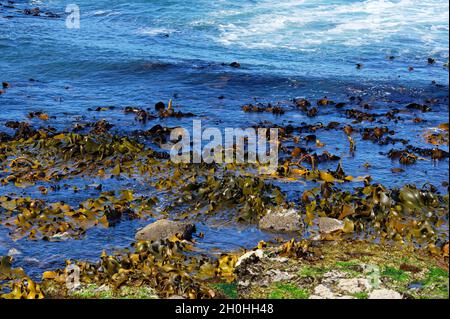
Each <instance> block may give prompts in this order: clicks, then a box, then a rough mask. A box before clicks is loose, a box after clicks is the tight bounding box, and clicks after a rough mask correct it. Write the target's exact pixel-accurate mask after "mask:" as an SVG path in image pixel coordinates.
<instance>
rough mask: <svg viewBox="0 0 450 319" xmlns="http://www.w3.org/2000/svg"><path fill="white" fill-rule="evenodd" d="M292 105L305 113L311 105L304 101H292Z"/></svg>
mask: <svg viewBox="0 0 450 319" xmlns="http://www.w3.org/2000/svg"><path fill="white" fill-rule="evenodd" d="M294 103H295V104H296V105H297V107H299V108H301V109H302V110H304V111H306V110H307V109H308V107H309V106H311V103H310V102H309V101H308V100H306V99H294Z"/></svg>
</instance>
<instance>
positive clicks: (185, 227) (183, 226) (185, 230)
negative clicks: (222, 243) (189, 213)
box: [135, 219, 195, 241]
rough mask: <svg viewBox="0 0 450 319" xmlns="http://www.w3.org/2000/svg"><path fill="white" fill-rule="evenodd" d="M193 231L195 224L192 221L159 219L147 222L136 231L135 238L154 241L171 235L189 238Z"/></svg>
mask: <svg viewBox="0 0 450 319" xmlns="http://www.w3.org/2000/svg"><path fill="white" fill-rule="evenodd" d="M194 232H195V225H194V224H192V223H185V222H178V221H172V220H168V219H160V220H157V221H156V222H154V223H152V224H149V225H147V226H145V227H144V228H142V229H141V230H139V231H138V232H137V233H136V236H135V237H136V240H147V241H151V240H153V241H156V240H163V239H168V238H171V237H173V236H179V238H182V239H186V240H189V239H191V238H192V234H193V233H194Z"/></svg>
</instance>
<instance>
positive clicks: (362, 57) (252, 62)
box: [0, 0, 449, 269]
mask: <svg viewBox="0 0 450 319" xmlns="http://www.w3.org/2000/svg"><path fill="white" fill-rule="evenodd" d="M0 3H1V4H2V6H0V81H8V82H9V83H11V88H10V89H8V90H7V92H6V93H5V94H2V95H0V131H6V132H8V133H11V131H9V130H8V129H7V128H5V127H4V125H3V124H4V123H5V122H6V121H8V120H18V119H19V120H27V121H30V120H28V119H27V118H26V114H27V113H28V112H31V111H39V110H40V111H45V112H46V113H48V114H49V115H50V116H55V118H54V119H52V121H51V125H52V126H56V127H57V128H67V127H70V126H71V125H73V124H74V123H76V122H79V121H84V120H88V119H92V118H100V117H103V118H106V119H107V120H108V121H110V122H111V123H113V124H115V128H114V129H116V130H118V131H124V132H129V131H132V130H135V129H148V128H150V127H151V126H153V125H154V124H156V122H149V123H146V124H142V123H137V122H134V121H133V120H132V118H130V119H129V120H126V119H124V116H123V112H122V108H123V107H124V106H130V105H131V106H138V107H153V105H154V103H155V102H157V101H168V100H169V99H170V98H172V99H173V100H174V104H175V105H176V106H177V108H178V109H179V110H181V111H184V112H193V113H195V114H196V115H197V116H199V117H201V118H202V119H203V120H204V121H205V122H207V123H209V124H215V125H219V126H222V127H224V126H232V127H237V126H241V127H248V126H250V125H254V124H257V123H259V122H260V121H261V120H264V119H267V120H270V121H273V122H277V123H279V124H288V123H294V124H295V123H297V124H298V123H300V122H308V123H314V122H316V120H314V119H309V118H306V117H305V116H304V115H303V114H297V113H290V114H289V115H288V118H285V117H284V118H283V117H280V118H277V117H274V116H272V115H264V116H265V117H262V116H261V115H259V114H246V113H243V112H242V111H241V106H242V105H243V104H246V103H249V102H252V101H254V100H257V101H263V102H264V101H265V102H267V101H274V102H276V101H285V100H288V99H291V98H293V97H307V98H309V99H316V98H321V97H323V96H328V97H330V98H332V99H333V100H336V101H346V100H348V97H349V96H350V95H361V96H364V97H365V98H366V99H367V100H368V101H372V102H373V104H374V107H375V110H376V111H377V112H380V113H382V112H386V111H387V110H390V109H391V108H392V107H396V106H398V105H402V106H404V105H405V104H407V103H410V102H421V103H423V101H424V100H425V99H429V98H438V99H440V101H441V102H440V103H438V104H437V105H434V106H433V112H430V113H428V114H427V115H426V117H427V122H424V123H423V124H417V125H416V126H414V127H411V126H410V125H409V124H404V123H403V124H402V123H398V124H392V125H393V126H394V128H395V130H396V132H398V137H403V138H410V139H413V140H419V139H420V136H421V135H422V134H423V131H424V130H425V129H427V128H430V127H435V126H437V125H438V124H440V123H442V122H447V121H448V119H447V118H448V92H447V90H448V84H449V78H448V68H447V67H445V66H444V64H445V63H448V60H449V38H448V37H449V3H448V1H447V0H424V1H420V0H366V1H360V0H331V1H324V0H304V1H302V0H299V1H293V0H281V1H273V0H240V1H235V0H216V1H211V0H209V1H207V0H197V1H182V0H146V1H145V0H135V1H119V0H98V1H91V0H70V1H57V0H50V1H37V0H36V1H18V0H17V1H14V3H12V4H10V5H11V6H13V7H14V8H10V7H8V2H7V1H3V0H2V1H0ZM69 4H76V5H77V6H78V7H79V8H80V12H81V20H80V28H79V29H69V28H67V26H66V17H67V13H66V12H65V9H66V6H67V5H69ZM33 7H39V8H41V10H43V11H51V12H54V13H56V14H58V15H60V16H61V17H60V18H56V19H52V18H46V17H35V16H30V15H23V14H22V13H21V12H20V11H21V10H23V9H25V8H33ZM390 56H393V57H394V59H389V58H388V57H390ZM429 57H432V58H433V59H435V60H436V63H435V64H433V65H429V64H428V63H427V59H428V58H429ZM233 61H238V62H239V63H240V64H241V67H240V68H231V67H229V66H228V65H223V63H225V64H228V63H230V62H233ZM357 63H361V64H362V65H363V67H362V68H361V69H357V68H356V64H357ZM408 67H413V68H414V70H413V71H409V70H408ZM29 79H34V80H35V81H30V80H29ZM432 81H435V82H434V83H435V84H432ZM436 83H437V84H438V85H436ZM219 96H224V99H218V97H219ZM106 105H113V106H116V107H117V110H116V111H112V112H108V113H105V114H98V113H96V112H89V111H88V109H89V108H93V109H95V108H97V107H99V106H106ZM325 118H326V119H327V120H328V121H333V120H335V121H345V119H343V118H342V114H336V113H334V112H333V111H330V112H328V113H326V116H325ZM158 121H160V120H158ZM190 121H191V119H182V120H178V119H165V120H162V124H165V125H180V124H185V125H189V124H190V123H189V122H190ZM289 121H290V122H289ZM31 122H33V121H31ZM160 122H161V121H160ZM33 123H34V124H40V125H42V123H36V122H33ZM405 128H409V129H405ZM340 139H342V136H336V135H329V136H324V137H323V138H321V141H322V142H324V143H325V144H326V145H327V146H326V148H325V149H327V150H329V151H330V152H332V153H336V152H337V150H336V148H335V147H334V145H337V144H339V143H340V142H339V140H340ZM412 143H415V142H414V141H413V142H412ZM417 143H418V145H421V146H423V145H422V144H420V143H419V142H417ZM357 145H358V152H357V153H356V154H355V157H351V158H350V156H349V155H348V154H345V153H344V151H342V150H340V151H339V152H342V154H338V155H342V156H343V157H344V168H345V169H348V170H349V171H351V172H352V174H354V175H365V174H371V175H372V176H373V178H374V180H375V181H377V182H380V183H383V184H386V185H389V186H400V185H403V184H404V183H407V182H411V183H422V184H423V183H425V182H429V181H431V182H434V183H436V184H438V185H439V184H440V183H441V182H442V181H445V180H448V160H445V161H443V162H441V163H430V162H429V161H424V162H420V163H418V164H417V165H416V166H415V167H414V168H413V169H407V171H406V172H405V173H404V174H403V175H397V176H393V175H392V174H391V172H390V168H391V167H392V165H393V164H392V162H391V160H390V159H388V158H387V157H386V156H385V155H381V154H379V151H383V152H387V151H389V149H390V147H384V148H383V147H380V148H377V149H376V151H374V148H373V145H372V144H371V142H363V141H360V140H357ZM444 148H445V147H444ZM446 150H447V151H448V147H447V148H446ZM365 162H370V163H371V165H372V169H371V170H370V171H367V169H366V168H364V167H363V164H364V163H365ZM333 165H334V164H333ZM398 176H400V177H398ZM0 187H2V188H3V189H2V190H1V191H0V195H1V194H3V193H5V192H6V191H10V190H9V189H8V190H6V188H5V187H4V186H0ZM288 191H290V190H288ZM294 191H295V190H294ZM37 193H38V192H37ZM66 196H71V195H66ZM127 225H128V226H127ZM138 226H142V225H140V224H139V223H137V224H136V223H131V224H124V225H122V226H120V227H118V228H115V229H112V230H108V231H107V232H99V231H97V230H95V231H94V232H93V233H91V234H89V236H88V238H87V239H86V240H85V241H80V242H78V244H73V243H65V244H64V243H62V244H54V243H46V244H38V243H36V244H34V245H37V246H29V245H28V243H25V244H24V243H16V244H14V245H18V246H17V247H18V248H20V250H22V251H23V252H24V254H25V255H26V256H28V258H37V259H41V261H42V260H45V259H48V258H50V257H49V256H48V255H45V254H42V251H44V250H45V251H46V252H48V253H49V254H50V253H52V254H53V255H55V254H56V255H57V253H56V252H59V253H60V254H63V255H64V252H65V251H66V250H70V249H71V250H72V252H73V254H72V255H73V256H72V255H70V256H69V257H76V256H81V257H85V258H94V256H97V255H98V252H99V251H101V249H102V248H103V246H104V243H105V242H110V243H111V245H112V246H114V245H115V244H117V245H116V246H121V245H126V244H128V243H129V242H131V241H132V237H133V236H132V234H133V233H134V231H135V229H136V228H137V227H138ZM0 227H1V226H0ZM205 227H206V226H205ZM208 227H209V226H208ZM206 229H208V228H206ZM211 232H212V233H213V234H214V231H211ZM218 233H220V235H219V234H218ZM218 233H216V234H215V235H212V237H213V238H219V237H220V236H223V237H224V238H226V241H227V242H228V244H227V243H225V244H223V243H220V244H218V246H220V247H221V248H224V249H231V248H233V247H234V246H235V242H243V245H244V246H247V247H251V246H253V245H254V244H256V243H257V241H258V240H259V239H263V238H266V236H267V235H265V234H262V233H261V232H259V231H256V230H254V229H247V230H243V231H242V232H236V230H235V229H234V228H231V229H229V230H227V229H224V230H221V231H220V232H218ZM237 233H240V234H241V235H235V236H237V237H236V238H235V239H234V240H233V239H230V238H232V237H233V235H232V234H237ZM130 234H131V235H130ZM105 236H106V237H105ZM108 236H110V237H108ZM214 236H215V237H214ZM105 238H106V239H105ZM108 238H109V239H108ZM111 238H114V240H113V239H111ZM243 239H246V241H245V240H244V241H243ZM212 241H213V240H212ZM233 241H234V243H233ZM86 243H87V244H86ZM120 243H121V244H120ZM89 244H91V246H86V245H89ZM14 245H13V244H11V241H10V240H9V239H8V238H7V235H6V230H4V229H2V228H0V255H1V254H4V253H5V252H6V251H8V249H9V248H11V247H15V246H14ZM45 245H48V246H45ZM52 245H56V246H52ZM204 245H205V247H210V246H208V245H207V244H204ZM83 246H84V247H83ZM116 246H115V247H116ZM86 247H90V250H89V252H86V253H83V248H86ZM66 256H67V255H66ZM58 260H59V259H58ZM23 263H24V264H26V262H23ZM30 267H31V266H30ZM31 268H32V269H40V268H39V267H37V266H36V267H35V266H33V267H31ZM42 269H45V267H42Z"/></svg>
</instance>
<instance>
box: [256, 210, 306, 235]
mask: <svg viewBox="0 0 450 319" xmlns="http://www.w3.org/2000/svg"><path fill="white" fill-rule="evenodd" d="M259 228H261V229H263V230H272V231H285V232H290V231H299V230H301V229H302V228H303V225H302V223H301V220H300V214H299V212H298V211H297V210H295V209H292V208H291V209H284V208H276V209H273V210H269V211H268V212H267V213H266V215H265V216H264V217H262V218H261V219H260V221H259Z"/></svg>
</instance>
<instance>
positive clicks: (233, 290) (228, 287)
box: [212, 283, 238, 299]
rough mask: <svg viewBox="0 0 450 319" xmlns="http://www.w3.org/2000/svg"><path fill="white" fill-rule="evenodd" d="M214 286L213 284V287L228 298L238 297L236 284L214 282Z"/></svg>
mask: <svg viewBox="0 0 450 319" xmlns="http://www.w3.org/2000/svg"><path fill="white" fill-rule="evenodd" d="M212 286H213V288H215V289H217V290H219V291H220V292H222V293H223V294H224V295H225V296H227V297H228V298H231V299H237V298H238V293H237V287H236V284H227V283H219V284H214V285H212Z"/></svg>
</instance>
